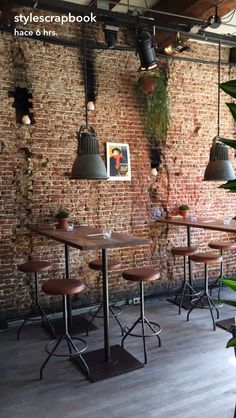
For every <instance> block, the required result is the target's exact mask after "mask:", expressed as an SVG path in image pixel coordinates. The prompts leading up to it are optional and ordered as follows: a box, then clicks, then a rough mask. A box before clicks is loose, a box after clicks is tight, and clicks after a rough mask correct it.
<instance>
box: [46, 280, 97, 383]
mask: <svg viewBox="0 0 236 418" xmlns="http://www.w3.org/2000/svg"><path fill="white" fill-rule="evenodd" d="M84 287H85V286H84V283H83V282H82V281H81V280H76V279H69V280H68V279H57V280H48V281H47V282H45V283H44V284H43V286H42V290H43V291H44V292H45V293H46V294H48V295H60V296H62V297H63V318H64V334H63V335H61V336H60V337H59V338H57V339H55V340H53V341H50V342H49V343H48V344H47V345H46V347H45V351H46V353H48V356H47V358H46V360H45V361H44V363H43V364H42V366H41V368H40V379H41V380H42V378H43V369H44V367H45V366H46V364H47V363H48V362H49V360H50V358H51V357H52V356H56V357H69V358H70V359H72V357H73V356H79V358H80V360H81V363H82V368H83V371H84V372H85V373H86V375H87V377H89V376H90V375H89V368H88V365H87V363H86V362H85V360H84V358H83V357H82V356H81V353H83V352H84V351H85V350H86V348H87V343H86V341H85V340H83V339H82V338H77V337H72V336H71V335H70V334H69V331H68V311H67V309H68V307H67V296H71V295H75V294H77V293H81V292H82V291H83V290H84ZM63 340H65V341H66V343H67V348H68V351H67V353H64V352H63V353H56V350H57V349H58V347H59V345H60V344H61V342H62V341H63ZM76 341H80V342H81V343H82V348H81V349H79V348H78V346H77V345H76ZM72 351H74V354H72Z"/></svg>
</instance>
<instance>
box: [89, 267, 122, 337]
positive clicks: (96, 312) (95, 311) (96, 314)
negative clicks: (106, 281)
mask: <svg viewBox="0 0 236 418" xmlns="http://www.w3.org/2000/svg"><path fill="white" fill-rule="evenodd" d="M89 267H90V268H91V269H92V270H96V271H100V272H101V271H102V260H100V259H98V260H93V261H90V262H89ZM107 268H108V271H115V270H120V269H121V263H120V261H118V260H109V259H108V266H107ZM102 309H103V304H102V303H101V304H100V305H99V306H98V308H92V309H90V311H89V315H90V316H91V317H92V318H91V320H90V321H89V322H88V325H87V328H86V332H87V335H88V332H89V328H90V326H91V324H92V323H93V321H94V319H95V318H103V313H100V312H101V311H102ZM109 311H110V314H111V315H110V316H111V317H112V318H114V319H115V320H116V322H117V323H118V325H119V327H120V329H121V332H122V335H123V327H122V325H121V323H120V321H119V319H118V318H117V316H118V315H120V314H121V309H120V308H118V307H117V306H112V305H109Z"/></svg>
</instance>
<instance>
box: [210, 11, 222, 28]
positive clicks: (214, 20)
mask: <svg viewBox="0 0 236 418" xmlns="http://www.w3.org/2000/svg"><path fill="white" fill-rule="evenodd" d="M207 23H208V26H209V27H210V28H212V29H217V28H218V27H219V26H220V25H221V18H220V16H218V7H217V6H215V14H214V15H212V16H210V17H209V18H208V19H207Z"/></svg>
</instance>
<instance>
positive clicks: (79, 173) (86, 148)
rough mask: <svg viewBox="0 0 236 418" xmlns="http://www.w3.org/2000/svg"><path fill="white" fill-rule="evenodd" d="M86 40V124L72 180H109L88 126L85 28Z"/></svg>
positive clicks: (79, 139) (97, 145) (74, 164)
mask: <svg viewBox="0 0 236 418" xmlns="http://www.w3.org/2000/svg"><path fill="white" fill-rule="evenodd" d="M83 40H84V92H85V116H86V124H85V125H82V126H81V127H80V130H79V132H78V134H77V139H78V151H77V157H76V159H75V161H74V163H73V166H72V171H71V176H70V179H71V180H100V179H104V180H107V171H106V167H105V164H104V161H103V160H102V158H101V156H100V152H99V142H98V139H97V137H96V134H95V131H94V129H93V128H91V127H89V126H88V104H89V102H88V94H87V60H86V39H85V26H84V27H83Z"/></svg>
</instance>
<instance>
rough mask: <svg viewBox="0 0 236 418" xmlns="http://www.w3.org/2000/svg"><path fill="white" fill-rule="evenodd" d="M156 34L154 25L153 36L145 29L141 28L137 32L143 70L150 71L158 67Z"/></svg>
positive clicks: (138, 50)
mask: <svg viewBox="0 0 236 418" xmlns="http://www.w3.org/2000/svg"><path fill="white" fill-rule="evenodd" d="M154 35H155V27H153V36H152V35H151V34H150V33H149V32H148V31H146V30H143V29H139V30H138V32H137V55H138V56H139V59H140V64H141V66H140V70H141V71H149V70H153V69H154V68H156V67H157V59H156V54H155V50H154V47H155V42H154Z"/></svg>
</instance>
